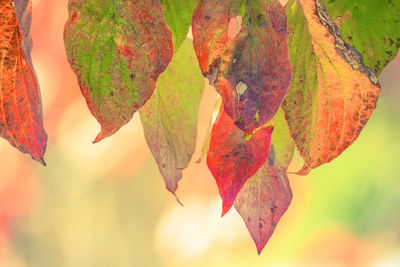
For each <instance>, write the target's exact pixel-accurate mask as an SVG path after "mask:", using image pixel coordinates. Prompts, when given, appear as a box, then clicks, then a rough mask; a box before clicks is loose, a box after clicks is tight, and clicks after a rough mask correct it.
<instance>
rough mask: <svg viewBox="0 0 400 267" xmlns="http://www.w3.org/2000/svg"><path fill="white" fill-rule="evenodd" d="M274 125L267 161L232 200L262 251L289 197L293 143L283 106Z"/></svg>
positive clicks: (290, 192) (290, 195) (274, 120)
mask: <svg viewBox="0 0 400 267" xmlns="http://www.w3.org/2000/svg"><path fill="white" fill-rule="evenodd" d="M273 124H274V127H275V129H274V132H273V133H272V138H271V148H270V153H269V157H268V160H267V161H266V162H265V163H264V165H263V166H262V167H261V168H260V170H259V171H258V172H257V173H256V174H255V175H254V176H252V177H251V178H250V179H249V180H247V182H246V184H245V185H244V187H243V188H242V190H241V191H240V192H239V195H238V197H237V201H236V203H235V208H236V210H237V211H238V212H239V214H240V216H241V217H242V218H243V220H244V222H245V224H246V227H247V229H248V230H249V232H250V234H251V236H252V238H253V240H254V242H255V244H256V246H257V251H258V253H261V251H262V249H263V248H264V246H265V245H266V243H267V242H268V240H269V238H270V237H271V235H272V233H273V232H274V230H275V227H276V225H277V223H278V221H279V219H280V218H281V216H282V215H283V214H284V213H285V211H286V209H287V208H288V207H289V204H290V202H291V200H292V191H291V189H290V184H289V180H288V176H287V174H286V170H287V168H288V166H289V164H290V162H291V160H292V157H293V152H294V142H293V140H292V138H291V136H290V134H289V128H288V125H287V122H286V119H285V114H284V112H283V110H282V109H279V111H278V113H277V114H276V115H275V117H274V119H273Z"/></svg>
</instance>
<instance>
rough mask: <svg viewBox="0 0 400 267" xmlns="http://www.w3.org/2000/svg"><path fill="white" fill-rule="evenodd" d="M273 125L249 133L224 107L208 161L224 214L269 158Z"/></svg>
mask: <svg viewBox="0 0 400 267" xmlns="http://www.w3.org/2000/svg"><path fill="white" fill-rule="evenodd" d="M273 128H274V127H273V126H265V127H261V128H260V129H257V130H256V131H255V132H254V133H252V134H249V135H245V134H244V133H243V131H241V130H240V129H238V128H237V127H236V126H235V124H234V123H233V121H232V120H231V119H230V118H229V116H228V115H227V114H226V113H225V112H224V109H223V107H222V106H221V109H220V111H219V114H218V117H217V119H216V121H215V123H214V126H213V128H212V131H211V140H210V146H209V150H208V153H207V165H208V168H209V169H210V171H211V173H212V174H213V176H214V178H215V180H216V182H217V185H218V189H219V193H220V195H221V198H222V216H223V215H225V214H226V213H227V212H228V211H229V209H230V208H231V207H232V205H233V203H234V201H235V199H236V196H237V194H238V193H239V191H240V189H241V188H242V187H243V185H244V184H245V183H246V181H247V179H248V178H250V177H251V176H253V175H254V174H255V173H256V172H257V170H258V169H259V168H260V167H261V166H262V165H263V164H264V162H265V161H266V160H267V158H268V154H269V147H270V144H271V134H272V131H273Z"/></svg>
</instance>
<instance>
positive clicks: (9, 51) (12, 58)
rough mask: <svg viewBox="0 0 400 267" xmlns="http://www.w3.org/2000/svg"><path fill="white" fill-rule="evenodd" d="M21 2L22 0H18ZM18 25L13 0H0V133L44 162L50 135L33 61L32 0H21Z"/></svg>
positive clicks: (17, 146) (23, 150) (22, 149)
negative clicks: (43, 112)
mask: <svg viewBox="0 0 400 267" xmlns="http://www.w3.org/2000/svg"><path fill="white" fill-rule="evenodd" d="M17 3H19V1H17ZM17 6H18V7H25V8H28V9H27V10H26V9H23V8H20V9H19V17H20V21H22V23H21V24H22V25H24V28H23V29H24V36H25V38H23V34H22V33H21V30H20V27H19V25H18V20H17V16H16V13H15V10H14V5H13V1H11V0H1V1H0V11H1V12H0V13H1V16H0V94H1V95H0V136H2V137H3V138H5V139H7V140H8V141H9V142H10V143H11V144H12V145H13V146H15V147H16V148H18V149H19V150H20V151H22V152H24V153H30V154H31V156H32V158H33V159H35V160H37V161H39V162H41V163H42V164H45V163H44V160H43V154H44V151H45V149H46V142H47V135H46V132H45V131H44V128H43V119H42V106H41V99H40V92H39V85H38V82H37V78H36V75H35V72H34V70H33V67H32V65H31V63H30V55H29V54H26V53H29V52H30V36H29V27H30V16H31V14H30V2H29V3H28V2H27V1H25V2H23V3H19V4H18V5H17Z"/></svg>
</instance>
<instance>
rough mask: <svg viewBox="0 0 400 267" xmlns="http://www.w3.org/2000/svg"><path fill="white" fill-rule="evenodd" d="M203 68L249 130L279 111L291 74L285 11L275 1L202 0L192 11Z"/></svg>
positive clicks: (232, 112) (239, 122) (233, 115)
mask: <svg viewBox="0 0 400 267" xmlns="http://www.w3.org/2000/svg"><path fill="white" fill-rule="evenodd" d="M192 27H193V38H194V41H193V45H194V48H195V51H196V54H197V58H198V61H199V64H200V68H201V70H202V72H203V74H204V76H206V77H207V78H208V79H209V81H210V83H211V84H213V85H214V86H215V88H216V89H217V91H218V93H219V94H220V95H221V96H222V99H223V103H224V109H225V112H226V113H227V114H228V115H229V116H230V117H231V118H232V120H233V121H234V122H235V124H236V126H237V127H239V128H240V129H242V130H245V131H246V132H251V131H253V130H254V129H255V128H258V127H260V126H262V125H264V124H265V123H267V122H268V121H269V120H271V119H272V117H273V116H274V115H275V113H276V112H277V111H278V109H279V107H280V105H281V103H282V101H283V98H284V97H285V95H286V92H287V89H288V87H289V83H290V79H291V66H290V63H289V54H288V45H287V34H286V16H285V11H284V9H283V7H282V5H281V4H280V3H279V2H278V1H277V0H267V1H251V2H242V1H232V0H222V1H221V0H220V1H217V0H202V1H200V4H199V6H198V7H197V8H196V9H195V11H194V14H193V24H192Z"/></svg>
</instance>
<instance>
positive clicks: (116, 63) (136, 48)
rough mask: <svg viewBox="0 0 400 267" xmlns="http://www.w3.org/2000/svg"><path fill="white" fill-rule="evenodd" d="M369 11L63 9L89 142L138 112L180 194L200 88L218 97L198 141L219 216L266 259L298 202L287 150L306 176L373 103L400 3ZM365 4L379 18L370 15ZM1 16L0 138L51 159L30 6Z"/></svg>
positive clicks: (245, 5)
mask: <svg viewBox="0 0 400 267" xmlns="http://www.w3.org/2000/svg"><path fill="white" fill-rule="evenodd" d="M366 2H368V3H359V5H360V7H357V13H356V12H355V7H354V4H352V1H349V0H345V1H325V0H291V1H289V2H288V3H287V4H286V5H285V6H283V5H282V4H281V3H280V2H279V1H278V0H254V1H248V0H188V1H186V0H185V1H183V0H161V1H160V0H146V1H143V0H120V1H109V0H85V1H84V0H70V1H69V6H68V10H69V18H68V21H67V22H66V24H65V29H64V42H65V48H66V54H67V56H68V60H69V62H70V64H71V68H72V69H73V70H74V72H75V74H76V76H77V79H78V82H79V85H80V88H81V91H82V94H83V96H84V98H85V100H86V102H87V105H88V108H89V110H90V112H91V113H92V114H93V116H94V117H95V118H96V119H97V121H98V122H99V124H100V125H101V132H100V133H99V134H98V135H97V137H96V138H95V140H94V142H99V141H101V140H102V139H104V138H106V137H109V136H111V135H112V134H113V133H115V132H116V131H118V130H119V129H120V128H121V127H122V126H123V125H125V124H126V123H128V122H129V121H130V120H131V118H132V116H133V114H134V113H135V112H136V111H139V113H140V117H141V120H142V124H143V129H144V133H145V136H146V141H147V143H148V145H149V147H150V150H151V152H152V154H153V155H154V158H155V160H156V162H157V164H158V167H159V170H160V173H161V174H162V176H163V178H164V180H165V183H166V187H167V189H168V190H169V191H170V192H171V193H172V194H174V195H175V196H176V190H177V188H178V183H179V181H180V180H181V179H182V170H184V169H185V168H186V167H187V166H188V164H189V163H190V162H191V159H192V156H193V153H194V150H195V145H196V129H197V119H198V118H197V117H198V112H199V106H200V100H201V97H202V94H203V88H204V79H207V81H208V82H209V83H210V84H211V85H212V86H213V87H214V88H215V89H216V91H217V92H218V94H219V96H220V101H221V102H222V104H221V105H216V108H215V111H214V113H215V114H216V119H215V121H212V126H211V127H210V133H209V137H208V138H207V141H206V142H205V145H204V150H205V151H206V154H207V155H206V161H207V165H208V167H209V169H210V172H211V173H212V175H213V176H214V178H215V180H216V184H217V186H218V189H219V193H220V195H221V198H222V215H224V214H226V213H227V212H228V211H229V210H230V209H231V207H232V206H234V207H235V208H236V210H237V211H238V212H239V214H240V215H241V217H242V218H243V220H244V222H245V224H246V226H247V228H248V230H249V232H250V234H251V236H252V238H253V240H254V241H255V243H256V246H257V251H258V252H259V253H261V251H262V249H263V248H264V246H265V245H266V243H267V242H268V239H269V238H270V236H271V235H272V233H273V231H274V229H275V227H276V226H277V224H278V222H279V219H280V218H281V216H282V215H283V214H284V213H285V211H286V209H287V208H288V206H289V204H290V202H291V199H292V193H291V189H290V185H289V181H288V177H287V169H288V166H289V164H290V162H291V160H292V156H293V153H294V151H295V149H297V151H298V152H299V154H300V155H301V156H302V158H303V159H304V166H303V167H302V168H301V169H300V170H298V172H297V174H299V175H306V174H308V173H309V172H310V171H311V170H312V169H314V168H316V167H318V166H320V165H323V164H325V163H328V162H330V161H331V160H333V159H334V158H336V157H338V156H339V155H340V154H341V153H342V152H343V151H344V150H345V149H346V148H347V147H349V146H350V145H351V144H352V143H353V142H354V141H355V140H356V139H357V137H358V136H359V134H360V133H361V131H362V129H363V128H364V126H365V125H366V123H367V122H368V120H369V118H370V117H371V115H372V113H373V111H374V109H375V108H376V106H377V101H378V97H379V94H380V85H379V81H378V78H377V76H378V75H379V73H380V72H381V71H382V69H383V68H384V67H385V65H387V64H388V63H389V62H390V60H391V59H393V57H394V56H395V52H396V51H398V48H399V47H400V37H399V36H400V25H399V20H398V18H399V16H400V3H399V2H398V1H397V2H396V1H392V2H391V4H389V3H386V2H385V3H381V1H379V0H371V1H366ZM371 8H375V9H376V12H377V13H385V12H387V14H388V16H387V18H386V20H385V22H384V23H382V24H380V25H376V24H374V23H372V22H370V21H369V20H368V19H367V18H366V16H369V15H370V14H369V12H370V9H371ZM0 12H1V13H0V93H1V94H0V135H1V136H2V137H3V138H5V139H7V140H8V141H9V142H10V143H11V144H12V145H13V146H15V147H16V148H18V149H19V150H20V151H22V152H25V153H29V154H30V155H31V156H32V158H33V159H35V160H37V161H39V162H41V163H43V164H45V163H44V158H43V156H44V152H45V148H46V142H47V135H46V133H45V131H44V127H43V118H42V107H41V98H40V92H39V85H38V82H37V79H36V75H35V71H34V69H33V64H32V62H31V59H30V50H31V46H32V44H31V38H30V35H29V29H30V21H31V15H32V14H31V2H30V0H14V1H13V0H0ZM352 12H354V14H353V13H352ZM360 12H361V13H360ZM190 27H191V31H190V33H191V34H190V33H189V34H188V32H189V28H190ZM366 40H371V41H370V42H372V43H373V45H370V42H367V41H366ZM210 121H211V118H210Z"/></svg>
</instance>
